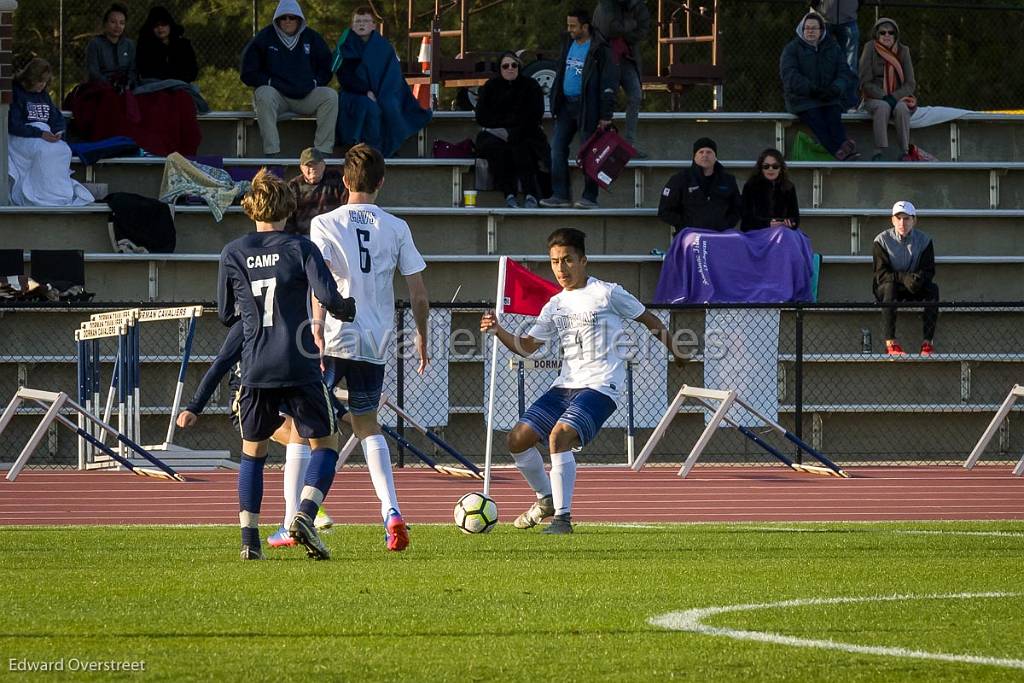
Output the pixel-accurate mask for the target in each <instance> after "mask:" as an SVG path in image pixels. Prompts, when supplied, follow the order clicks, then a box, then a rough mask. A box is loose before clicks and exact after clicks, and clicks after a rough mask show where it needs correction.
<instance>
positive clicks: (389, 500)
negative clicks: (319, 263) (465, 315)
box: [300, 144, 430, 552]
mask: <svg viewBox="0 0 1024 683" xmlns="http://www.w3.org/2000/svg"><path fill="white" fill-rule="evenodd" d="M384 173H385V165H384V157H383V156H381V153H380V152H378V151H377V150H375V149H373V148H372V147H370V146H369V145H365V144H359V145H355V146H354V147H352V148H351V149H349V151H348V153H347V154H345V175H344V178H343V180H344V183H345V189H347V190H348V192H349V196H348V204H345V205H344V206H340V207H338V208H337V209H335V210H334V211H330V212H328V213H325V214H322V215H320V216H317V217H315V218H314V219H313V220H312V222H311V223H310V231H309V238H310V239H311V240H313V242H314V244H316V246H318V247H319V248H320V251H321V252H322V253H323V258H324V262H326V264H327V268H328V269H329V270H330V272H331V274H332V275H334V278H335V280H336V282H337V284H338V289H339V290H341V291H342V292H343V293H345V294H347V295H349V296H354V297H356V299H358V300H359V313H358V314H357V315H356V317H355V320H354V321H352V322H349V323H345V324H344V325H342V324H340V323H339V322H338V321H336V320H331V319H325V315H324V312H323V307H322V306H320V305H319V304H318V303H317V302H316V301H314V302H313V318H314V321H315V323H316V324H315V325H314V331H313V332H314V335H315V338H316V342H317V346H319V347H320V349H321V351H323V354H324V360H323V367H324V381H325V382H326V383H327V386H328V388H330V389H333V388H334V386H335V384H337V383H338V382H340V381H341V380H343V379H344V380H345V382H346V386H347V388H348V409H349V413H350V414H351V416H352V431H353V432H354V433H355V435H356V436H357V437H358V438H359V439H360V440H361V441H362V445H363V455H364V456H365V457H366V466H367V469H368V470H369V471H370V479H371V480H372V481H373V488H374V490H375V491H376V492H377V498H378V499H380V510H381V517H382V520H383V523H384V542H385V545H386V546H387V549H388V550H391V551H396V552H397V551H401V550H404V549H405V548H406V547H407V546H408V545H409V531H408V527H407V526H406V524H405V520H403V519H402V513H401V510H400V509H399V507H398V497H397V495H396V493H395V484H394V478H393V477H392V473H391V452H390V451H389V450H388V444H387V442H386V441H385V440H384V435H383V434H381V430H380V425H379V423H378V422H377V407H378V405H379V404H380V397H381V390H382V388H383V385H384V364H385V354H386V353H387V350H388V347H389V345H388V341H389V338H390V336H391V335H392V333H393V330H394V327H395V324H394V320H395V292H394V286H393V282H394V278H395V270H398V272H400V273H401V274H402V275H403V276H404V277H405V283H406V285H407V286H408V288H409V298H410V299H411V301H412V313H413V318H414V319H415V321H416V352H417V354H418V355H419V359H420V363H419V373H420V374H421V375H422V374H423V372H424V371H425V370H426V368H427V362H428V360H429V359H428V357H427V348H428V346H427V316H428V314H429V312H430V303H429V299H428V298H427V287H426V285H425V284H424V282H423V271H424V270H425V269H426V267H427V264H426V263H425V262H424V260H423V257H422V256H420V252H419V251H417V249H416V244H415V243H414V242H413V240H412V233H411V232H410V230H409V224H408V223H406V222H405V221H403V220H402V219H401V218H398V217H396V216H392V215H391V214H390V213H388V212H387V211H385V210H384V209H382V208H380V207H379V206H377V204H376V201H377V193H378V192H379V191H380V188H381V186H382V185H383V184H384ZM321 321H322V322H323V324H320V323H321ZM324 493H326V491H325V492H324ZM318 502H319V501H318ZM304 504H305V501H303V503H302V504H300V507H301V505H304ZM311 509H312V510H313V511H314V512H315V510H316V508H313V507H312V506H311Z"/></svg>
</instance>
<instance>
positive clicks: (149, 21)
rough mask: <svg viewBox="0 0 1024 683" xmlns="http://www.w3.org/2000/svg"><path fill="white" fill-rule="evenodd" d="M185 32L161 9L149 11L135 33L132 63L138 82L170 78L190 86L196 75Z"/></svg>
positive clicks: (168, 13) (191, 51)
mask: <svg viewBox="0 0 1024 683" xmlns="http://www.w3.org/2000/svg"><path fill="white" fill-rule="evenodd" d="M184 34H185V29H184V28H183V27H182V26H181V24H179V23H178V22H176V21H174V17H172V16H171V13H170V12H169V11H167V9H166V8H164V7H160V6H157V7H154V8H153V9H151V10H149V16H147V17H146V23H145V24H143V25H142V30H141V31H139V43H138V47H137V48H136V52H135V63H136V67H137V69H138V73H139V78H140V79H142V80H161V81H162V80H166V79H174V80H178V81H184V82H186V83H192V82H193V81H195V80H196V78H197V77H198V76H199V66H198V65H197V64H196V53H195V50H193V49H192V43H191V42H190V41H189V39H188V38H186V37H185V36H184Z"/></svg>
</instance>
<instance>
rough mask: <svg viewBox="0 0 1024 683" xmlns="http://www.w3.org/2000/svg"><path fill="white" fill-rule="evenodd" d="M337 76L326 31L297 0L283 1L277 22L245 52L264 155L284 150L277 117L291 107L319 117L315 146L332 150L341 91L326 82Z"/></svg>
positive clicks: (276, 14)
mask: <svg viewBox="0 0 1024 683" xmlns="http://www.w3.org/2000/svg"><path fill="white" fill-rule="evenodd" d="M333 77H334V76H333V74H332V73H331V49H330V48H329V47H327V42H326V41H324V39H323V36H321V35H320V34H319V33H317V32H316V31H314V30H313V29H311V28H309V27H308V26H307V25H306V18H305V16H304V15H303V14H302V8H301V7H299V3H298V2H297V1H296V0H281V1H280V2H279V3H278V5H277V10H275V12H274V23H272V24H271V25H270V26H267V27H266V28H264V29H263V30H262V31H260V32H259V33H257V34H256V35H255V36H254V37H253V39H252V40H250V41H249V43H248V44H247V45H246V46H245V49H244V50H243V51H242V82H243V83H245V84H246V85H248V86H249V87H251V88H255V92H253V96H252V100H253V107H255V109H256V122H257V123H258V124H259V127H260V136H261V137H262V138H263V153H264V154H265V155H267V156H277V155H278V154H280V153H281V138H280V136H279V135H278V132H277V120H278V118H280V116H281V114H284V113H287V112H293V113H295V114H299V115H300V116H315V117H316V134H315V135H314V138H313V146H314V147H316V148H317V149H318V150H320V151H321V152H323V153H324V154H330V153H331V152H332V151H333V149H334V125H335V123H336V122H337V120H338V93H336V92H335V91H334V89H332V88H328V87H327V84H328V83H330V82H331V79H332V78H333Z"/></svg>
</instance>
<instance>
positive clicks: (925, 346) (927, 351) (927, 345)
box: [921, 341, 935, 356]
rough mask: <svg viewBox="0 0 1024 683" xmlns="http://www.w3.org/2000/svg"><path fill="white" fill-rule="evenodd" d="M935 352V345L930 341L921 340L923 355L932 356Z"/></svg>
mask: <svg viewBox="0 0 1024 683" xmlns="http://www.w3.org/2000/svg"><path fill="white" fill-rule="evenodd" d="M933 353H935V347H934V346H933V345H932V343H931V342H930V341H925V342H921V355H922V356H930V355H932V354H933Z"/></svg>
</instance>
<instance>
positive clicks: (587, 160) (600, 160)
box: [576, 128, 636, 190]
mask: <svg viewBox="0 0 1024 683" xmlns="http://www.w3.org/2000/svg"><path fill="white" fill-rule="evenodd" d="M635 156H636V150H635V149H634V148H633V146H632V145H630V144H629V143H628V142H626V141H625V140H624V139H623V138H622V137H621V136H620V135H619V133H618V131H616V130H615V129H614V128H605V129H604V130H598V131H595V132H594V134H593V135H591V136H590V137H589V138H588V139H587V141H586V142H584V143H583V146H582V147H580V151H579V154H578V155H577V156H576V163H577V164H579V167H580V168H581V169H583V173H584V174H586V176H587V177H588V178H590V179H591V180H594V181H596V182H597V184H598V185H600V186H601V188H603V189H605V190H607V189H608V186H609V185H611V184H612V182H613V181H614V180H615V179H616V178H618V177H619V174H620V173H622V169H623V168H625V167H626V164H628V163H629V160H630V159H632V158H633V157H635Z"/></svg>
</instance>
